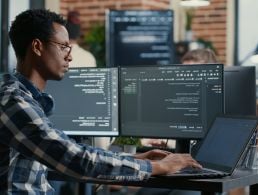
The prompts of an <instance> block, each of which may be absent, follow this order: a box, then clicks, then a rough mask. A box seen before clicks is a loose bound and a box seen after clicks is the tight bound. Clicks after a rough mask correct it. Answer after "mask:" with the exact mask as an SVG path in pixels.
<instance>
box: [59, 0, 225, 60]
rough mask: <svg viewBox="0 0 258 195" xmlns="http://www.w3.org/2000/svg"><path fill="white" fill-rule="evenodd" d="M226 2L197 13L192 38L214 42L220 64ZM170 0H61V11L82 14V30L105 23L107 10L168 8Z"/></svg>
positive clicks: (214, 3)
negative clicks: (72, 11) (74, 11)
mask: <svg viewBox="0 0 258 195" xmlns="http://www.w3.org/2000/svg"><path fill="white" fill-rule="evenodd" d="M226 1H227V0H210V2H211V5H210V6H207V7H203V8H198V9H195V10H194V15H193V23H192V30H193V38H194V39H197V38H202V39H204V40H207V41H212V43H213V46H214V47H215V49H216V52H217V55H218V57H219V59H220V61H221V62H223V63H225V61H226V12H227V10H226V9H227V8H226ZM169 5H170V0H60V6H61V8H60V12H61V14H63V15H67V12H68V11H69V10H78V11H79V12H80V14H81V21H82V26H81V27H82V31H83V32H87V30H88V29H89V28H90V27H91V26H92V25H93V24H96V23H104V20H105V10H106V9H118V10H121V9H169V8H170V7H169Z"/></svg>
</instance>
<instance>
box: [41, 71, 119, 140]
mask: <svg viewBox="0 0 258 195" xmlns="http://www.w3.org/2000/svg"><path fill="white" fill-rule="evenodd" d="M46 92H47V93H49V94H51V95H52V96H53V98H54V99H55V110H54V113H53V115H52V116H51V117H50V120H51V121H52V122H53V124H54V125H55V127H56V128H58V129H61V130H63V131H64V132H65V133H66V134H68V135H71V136H84V135H87V136H117V135H118V70H117V68H70V69H69V71H68V72H67V73H66V75H65V77H64V78H63V80H62V81H49V82H48V85H47V88H46Z"/></svg>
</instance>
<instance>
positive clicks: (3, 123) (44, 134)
mask: <svg viewBox="0 0 258 195" xmlns="http://www.w3.org/2000/svg"><path fill="white" fill-rule="evenodd" d="M9 36H10V40H11V43H12V45H13V48H14V50H15V54H16V57H17V72H16V73H15V74H14V75H11V74H6V75H5V76H4V78H3V79H4V84H3V86H2V87H1V89H0V144H1V145H0V194H53V193H54V192H53V189H52V188H51V186H50V185H49V184H48V182H47V178H46V174H47V167H49V168H52V169H54V170H56V171H58V172H60V173H62V174H65V175H69V176H71V177H74V178H79V179H86V178H87V177H92V178H99V179H116V180H125V181H126V180H144V179H148V178H149V177H150V176H151V175H158V174H165V173H168V172H175V171H177V170H179V169H181V168H184V167H187V166H192V167H197V168H199V167H201V166H200V165H199V164H198V163H197V162H196V161H195V160H194V159H192V158H191V156H190V155H188V154H168V153H167V152H163V151H151V152H147V153H143V154H140V155H136V156H134V157H130V156H123V155H121V154H115V153H112V152H110V151H105V150H101V149H96V148H93V147H90V146H88V145H83V146H82V145H78V144H76V143H74V142H73V141H71V140H70V139H69V138H68V137H67V136H66V135H65V134H64V133H63V132H62V131H61V130H59V129H56V128H55V127H54V126H53V124H52V123H51V122H50V121H49V119H48V118H47V116H48V115H49V114H50V113H51V111H52V108H53V105H54V102H53V100H52V98H51V96H49V95H48V94H45V93H43V91H44V88H45V86H46V83H47V80H51V79H52V80H61V79H62V78H63V76H64V74H65V72H67V70H68V67H69V62H70V61H71V60H72V56H71V55H70V52H71V49H72V48H71V46H70V45H69V38H68V33H67V30H66V28H65V21H64V20H63V18H62V17H61V16H60V15H57V14H55V13H53V12H50V11H48V10H28V11H25V12H23V13H21V14H19V15H18V16H17V17H16V19H15V21H14V22H13V23H12V26H11V28H10V32H9ZM67 93H69V91H68V92H67ZM57 101H58V100H57ZM64 106H65V105H64ZM152 158H154V159H157V158H159V159H160V160H158V161H157V160H155V161H152V160H151V159H152ZM140 159H145V160H140Z"/></svg>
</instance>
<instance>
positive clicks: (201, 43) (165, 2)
mask: <svg viewBox="0 0 258 195" xmlns="http://www.w3.org/2000/svg"><path fill="white" fill-rule="evenodd" d="M190 3H191V2H190ZM29 8H47V9H50V10H52V11H55V12H57V13H60V14H62V15H63V16H64V17H65V18H66V16H67V14H68V13H69V12H70V11H77V12H79V14H80V26H81V35H80V40H79V43H80V45H81V46H82V47H84V48H85V49H87V50H88V51H90V52H91V53H92V54H93V55H94V56H95V58H96V61H97V66H99V67H100V66H102V67H103V66H106V64H108V62H107V59H108V56H107V52H109V51H107V50H109V49H110V48H108V47H109V45H112V43H111V42H110V40H109V42H108V43H107V40H106V39H107V38H108V39H110V37H108V36H109V35H108V33H107V32H106V30H105V29H107V26H106V25H107V19H108V17H107V16H106V14H107V13H108V12H109V11H108V10H173V19H172V21H171V23H172V25H173V29H172V31H173V32H172V33H171V36H172V37H171V39H172V42H173V48H174V49H173V51H172V52H173V53H172V54H171V55H172V56H173V59H172V61H170V63H178V62H179V61H180V57H181V56H183V54H184V53H185V52H186V51H188V50H191V49H196V48H204V47H205V48H206V47H208V48H211V49H212V50H214V51H215V53H216V55H217V56H218V58H219V61H220V62H221V63H223V64H225V65H227V66H232V65H257V64H258V60H257V58H255V57H254V54H256V53H257V52H258V51H257V50H258V48H257V45H258V25H256V22H255V21H256V20H257V19H258V12H257V10H258V1H257V0H193V2H192V4H190V5H189V0H188V1H185V0H148V1H144V0H19V1H17V0H1V1H0V12H1V14H0V18H1V20H0V23H1V27H2V28H1V33H0V45H1V48H0V65H1V66H0V71H1V72H5V71H12V70H13V68H14V67H15V64H16V62H15V56H14V52H13V50H12V48H11V46H10V43H9V41H8V29H9V27H10V24H11V21H12V20H13V19H14V17H15V16H16V15H17V14H18V13H20V12H21V11H24V10H26V9H29ZM109 25H110V24H109ZM109 27H110V26H109ZM109 30H110V28H109ZM108 44H109V45H108ZM256 57H257V56H256Z"/></svg>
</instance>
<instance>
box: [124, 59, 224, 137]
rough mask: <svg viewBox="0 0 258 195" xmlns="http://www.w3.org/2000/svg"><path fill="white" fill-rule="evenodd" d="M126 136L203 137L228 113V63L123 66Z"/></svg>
mask: <svg viewBox="0 0 258 195" xmlns="http://www.w3.org/2000/svg"><path fill="white" fill-rule="evenodd" d="M120 71H121V72H120V111H121V112H120V130H121V135H123V136H139V137H150V138H176V139H188V140H189V139H200V138H203V137H204V136H205V134H206V132H207V130H208V128H209V126H210V125H211V123H212V121H213V120H214V118H215V117H216V115H218V114H222V113H223V111H224V107H223V102H224V97H223V65H222V64H210V65H172V66H139V67H121V69H120Z"/></svg>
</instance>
